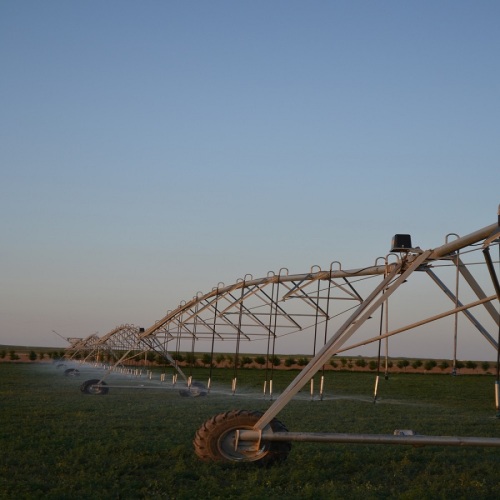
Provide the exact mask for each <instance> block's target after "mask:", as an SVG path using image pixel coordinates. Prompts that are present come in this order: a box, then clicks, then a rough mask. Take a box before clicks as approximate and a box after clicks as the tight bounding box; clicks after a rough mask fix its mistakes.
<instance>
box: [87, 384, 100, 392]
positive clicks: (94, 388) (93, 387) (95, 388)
mask: <svg viewBox="0 0 500 500" xmlns="http://www.w3.org/2000/svg"><path fill="white" fill-rule="evenodd" d="M88 391H89V394H101V393H102V392H103V388H102V386H101V385H97V384H91V385H89V387H88Z"/></svg>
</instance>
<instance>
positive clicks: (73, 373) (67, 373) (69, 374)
mask: <svg viewBox="0 0 500 500" xmlns="http://www.w3.org/2000/svg"><path fill="white" fill-rule="evenodd" d="M64 375H65V376H66V377H79V376H80V371H79V370H77V369H76V368H68V369H67V370H64Z"/></svg>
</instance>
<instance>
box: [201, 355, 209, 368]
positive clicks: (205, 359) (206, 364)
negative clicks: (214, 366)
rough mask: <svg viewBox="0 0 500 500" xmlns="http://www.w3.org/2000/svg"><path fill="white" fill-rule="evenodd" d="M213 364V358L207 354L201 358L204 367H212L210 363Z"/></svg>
mask: <svg viewBox="0 0 500 500" xmlns="http://www.w3.org/2000/svg"><path fill="white" fill-rule="evenodd" d="M211 362H212V356H210V354H208V352H206V353H205V354H203V355H202V356H201V363H202V364H203V366H210V363H211Z"/></svg>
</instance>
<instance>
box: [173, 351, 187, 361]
mask: <svg viewBox="0 0 500 500" xmlns="http://www.w3.org/2000/svg"><path fill="white" fill-rule="evenodd" d="M172 359H174V360H175V361H178V362H179V363H182V362H183V361H184V356H183V355H182V354H181V353H180V352H174V354H172Z"/></svg>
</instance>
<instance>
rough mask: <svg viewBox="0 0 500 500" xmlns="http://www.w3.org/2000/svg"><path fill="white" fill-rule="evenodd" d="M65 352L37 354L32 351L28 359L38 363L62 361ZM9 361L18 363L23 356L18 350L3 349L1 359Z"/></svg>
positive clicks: (0, 353) (0, 351)
mask: <svg viewBox="0 0 500 500" xmlns="http://www.w3.org/2000/svg"><path fill="white" fill-rule="evenodd" d="M64 354H65V352H64V351H52V352H38V353H37V352H35V351H30V352H29V353H28V359H29V360H30V361H36V360H37V359H40V360H41V359H46V358H48V359H54V360H55V359H60V358H62V357H63V356H64ZM5 358H7V359H9V360H10V361H17V360H19V359H21V356H19V354H18V353H17V351H16V350H14V349H11V350H9V351H7V350H6V349H1V350H0V359H5Z"/></svg>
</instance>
